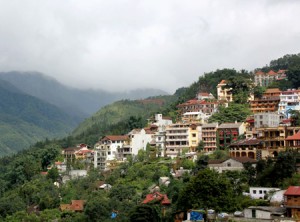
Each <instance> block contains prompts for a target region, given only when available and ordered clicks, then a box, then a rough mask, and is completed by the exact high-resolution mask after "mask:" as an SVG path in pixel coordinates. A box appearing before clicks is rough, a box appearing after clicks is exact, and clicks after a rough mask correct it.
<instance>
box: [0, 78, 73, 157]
mask: <svg viewBox="0 0 300 222" xmlns="http://www.w3.org/2000/svg"><path fill="white" fill-rule="evenodd" d="M77 123H78V120H76V119H73V118H71V117H69V116H68V115H67V114H66V113H64V112H62V111H61V110H59V109H58V108H57V107H55V106H53V105H51V104H48V103H45V102H43V101H41V100H39V99H37V98H35V97H32V96H29V95H26V94H24V93H23V92H21V91H19V90H18V89H16V88H15V87H14V86H12V85H11V84H9V83H8V82H5V81H3V80H1V81H0V141H1V142H0V156H3V155H9V154H12V153H14V152H16V151H20V150H23V149H26V148H28V147H29V146H30V145H32V144H34V143H35V142H37V141H39V140H44V139H46V138H55V137H56V138H57V137H63V136H66V135H67V133H68V132H70V131H71V130H72V129H73V128H74V127H75V125H76V124H77Z"/></svg>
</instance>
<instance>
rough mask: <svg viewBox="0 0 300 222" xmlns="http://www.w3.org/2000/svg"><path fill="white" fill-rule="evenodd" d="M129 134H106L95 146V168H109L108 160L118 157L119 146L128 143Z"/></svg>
mask: <svg viewBox="0 0 300 222" xmlns="http://www.w3.org/2000/svg"><path fill="white" fill-rule="evenodd" d="M128 139H129V138H128V136H127V135H125V136H123V135H109V136H104V137H103V138H102V139H101V140H100V141H99V142H97V143H96V144H95V146H94V151H95V152H94V168H100V169H103V170H104V169H107V167H108V162H109V161H111V160H115V159H116V158H117V152H118V148H121V147H123V146H124V145H125V144H126V143H128Z"/></svg>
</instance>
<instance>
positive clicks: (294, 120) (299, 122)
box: [289, 110, 300, 126]
mask: <svg viewBox="0 0 300 222" xmlns="http://www.w3.org/2000/svg"><path fill="white" fill-rule="evenodd" d="M289 114H290V115H291V117H290V118H291V124H292V126H300V111H298V110H291V111H289Z"/></svg>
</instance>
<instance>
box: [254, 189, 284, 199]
mask: <svg viewBox="0 0 300 222" xmlns="http://www.w3.org/2000/svg"><path fill="white" fill-rule="evenodd" d="M249 190H250V197H251V198H252V199H267V197H268V195H271V194H272V193H274V192H276V191H279V190H280V189H279V188H274V187H250V189H249Z"/></svg>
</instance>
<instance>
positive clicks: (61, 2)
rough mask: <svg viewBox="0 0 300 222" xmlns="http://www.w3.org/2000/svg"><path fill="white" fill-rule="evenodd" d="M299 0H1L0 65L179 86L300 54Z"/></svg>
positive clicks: (108, 82)
mask: <svg viewBox="0 0 300 222" xmlns="http://www.w3.org/2000/svg"><path fill="white" fill-rule="evenodd" d="M299 22H300V1H298V0H249V1H248V0H226V1H225V0H190V1H183V0H147V1H146V0H76V1H75V0H73V1H72V0H42V1H41V0H26V1H20V0H0V71H11V70H20V71H39V72H42V73H44V74H46V75H49V76H52V77H54V78H56V79H57V80H59V81H60V82H63V83H65V84H67V85H70V86H74V87H80V88H102V89H105V90H110V91H120V90H128V89H134V88H144V87H147V88H159V89H162V90H165V91H168V92H171V93H173V92H174V91H175V90H176V89H177V88H179V87H182V86H188V85H190V84H191V83H192V82H194V81H196V80H197V79H198V77H199V76H200V75H202V74H203V73H205V72H210V71H214V70H216V69H222V68H235V69H237V70H240V69H247V70H252V69H254V68H257V67H262V66H264V65H265V64H268V63H269V62H270V60H272V59H276V58H279V57H281V56H283V55H285V54H294V53H300V25H299Z"/></svg>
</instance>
